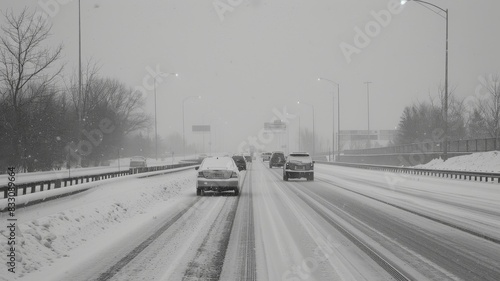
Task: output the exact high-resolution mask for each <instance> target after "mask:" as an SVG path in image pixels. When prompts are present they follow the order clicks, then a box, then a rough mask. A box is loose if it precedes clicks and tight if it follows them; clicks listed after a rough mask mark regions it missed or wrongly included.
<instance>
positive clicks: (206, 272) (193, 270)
mask: <svg viewBox="0 0 500 281" xmlns="http://www.w3.org/2000/svg"><path fill="white" fill-rule="evenodd" d="M250 173H251V169H250V170H247V172H246V173H245V176H244V178H243V181H242V185H241V191H240V195H239V196H238V198H237V200H235V201H234V202H232V203H231V204H230V205H229V207H224V208H222V209H221V211H220V213H219V214H218V216H217V218H216V219H215V221H214V223H213V225H212V226H211V227H210V230H209V231H208V233H207V235H206V236H205V238H204V240H203V243H202V244H201V245H200V247H199V248H198V250H197V254H196V256H195V258H194V259H193V260H192V261H191V262H190V263H189V265H188V268H187V269H186V271H185V273H184V277H183V278H182V280H186V281H187V280H219V279H220V276H221V273H222V269H223V265H224V260H225V257H226V252H227V250H228V245H229V240H230V237H231V233H232V230H233V225H234V221H235V217H236V212H237V210H238V209H239V206H240V200H242V199H241V198H242V194H243V191H246V187H245V181H246V178H247V176H248V177H250V178H251V176H250V175H249V174H250ZM249 186H250V185H249ZM249 189H251V187H249ZM249 193H250V192H246V193H245V194H249ZM224 217H226V219H224ZM252 223H253V219H252ZM251 231H252V233H253V225H252V229H251ZM252 249H253V246H252ZM253 261H254V264H255V254H254V257H253ZM254 272H255V270H254ZM242 280H254V279H247V278H246V277H244V278H243V279H242Z"/></svg>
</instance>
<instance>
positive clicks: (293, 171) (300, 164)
mask: <svg viewBox="0 0 500 281" xmlns="http://www.w3.org/2000/svg"><path fill="white" fill-rule="evenodd" d="M291 178H294V179H298V178H306V179H307V180H308V181H313V180H314V161H313V160H312V158H311V156H310V155H309V153H307V152H292V153H290V154H289V155H288V157H287V159H286V162H285V165H284V166H283V180H284V181H288V179H291Z"/></svg>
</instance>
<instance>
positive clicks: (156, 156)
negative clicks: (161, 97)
mask: <svg viewBox="0 0 500 281" xmlns="http://www.w3.org/2000/svg"><path fill="white" fill-rule="evenodd" d="M161 74H165V75H166V76H165V78H167V77H169V76H170V75H175V77H178V76H179V74H178V73H158V74H157V75H161ZM157 75H155V76H153V89H154V94H155V159H156V161H158V124H157V122H156V76H157Z"/></svg>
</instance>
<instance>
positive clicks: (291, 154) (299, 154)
mask: <svg viewBox="0 0 500 281" xmlns="http://www.w3.org/2000/svg"><path fill="white" fill-rule="evenodd" d="M290 156H298V157H309V154H308V153H290Z"/></svg>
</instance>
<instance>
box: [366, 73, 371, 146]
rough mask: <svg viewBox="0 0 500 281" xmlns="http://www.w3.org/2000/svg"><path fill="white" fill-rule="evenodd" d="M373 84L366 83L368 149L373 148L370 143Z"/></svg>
mask: <svg viewBox="0 0 500 281" xmlns="http://www.w3.org/2000/svg"><path fill="white" fill-rule="evenodd" d="M371 83H372V82H365V84H366V103H367V111H368V114H367V116H368V118H367V119H368V133H367V139H368V148H370V147H371V141H370V84H371Z"/></svg>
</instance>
